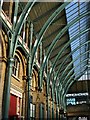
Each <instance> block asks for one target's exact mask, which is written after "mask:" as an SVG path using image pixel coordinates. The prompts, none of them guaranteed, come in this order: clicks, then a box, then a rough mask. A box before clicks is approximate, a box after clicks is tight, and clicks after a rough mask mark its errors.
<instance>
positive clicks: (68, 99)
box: [67, 98, 76, 105]
mask: <svg viewBox="0 0 90 120" xmlns="http://www.w3.org/2000/svg"><path fill="white" fill-rule="evenodd" d="M75 104H76V102H75V98H67V105H75Z"/></svg>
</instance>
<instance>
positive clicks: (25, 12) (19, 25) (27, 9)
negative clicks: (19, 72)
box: [12, 0, 37, 56]
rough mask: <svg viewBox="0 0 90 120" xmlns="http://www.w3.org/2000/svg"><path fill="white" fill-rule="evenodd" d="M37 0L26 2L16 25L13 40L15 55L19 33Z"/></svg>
mask: <svg viewBox="0 0 90 120" xmlns="http://www.w3.org/2000/svg"><path fill="white" fill-rule="evenodd" d="M36 1H37V0H33V2H32V0H29V1H28V3H27V4H26V6H25V8H24V10H23V12H22V14H21V15H20V17H19V19H18V21H17V24H16V27H15V31H14V33H13V37H12V40H13V41H14V48H13V53H12V54H13V56H14V54H15V50H16V46H17V42H18V35H20V32H21V29H22V27H23V24H24V21H25V20H26V18H27V16H28V14H29V12H30V11H31V9H32V7H33V5H34V4H35V2H36Z"/></svg>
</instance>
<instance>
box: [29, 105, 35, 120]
mask: <svg viewBox="0 0 90 120" xmlns="http://www.w3.org/2000/svg"><path fill="white" fill-rule="evenodd" d="M30 118H32V119H35V105H34V104H32V103H30Z"/></svg>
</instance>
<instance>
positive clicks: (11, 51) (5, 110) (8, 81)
mask: <svg viewBox="0 0 90 120" xmlns="http://www.w3.org/2000/svg"><path fill="white" fill-rule="evenodd" d="M35 1H36V0H34V1H33V2H31V1H30V0H29V2H28V3H27V5H26V6H25V9H24V10H23V12H22V14H21V16H20V17H19V20H18V22H17V24H16V27H15V28H14V30H13V33H11V38H9V39H10V40H11V42H10V48H9V55H8V64H7V74H6V82H5V90H4V92H5V94H4V106H3V113H2V114H3V115H2V117H3V119H8V111H9V103H10V84H11V74H12V66H13V63H14V55H15V51H16V47H17V42H18V34H20V32H21V29H22V26H23V23H24V21H25V20H26V18H27V16H28V14H29V12H30V10H31V8H32V6H33V5H34V3H35Z"/></svg>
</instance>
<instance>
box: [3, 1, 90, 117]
mask: <svg viewBox="0 0 90 120" xmlns="http://www.w3.org/2000/svg"><path fill="white" fill-rule="evenodd" d="M35 2H36V0H34V1H33V2H31V1H30V0H29V1H28V3H19V1H18V0H17V2H16V4H15V5H16V7H15V12H14V17H15V16H17V15H18V13H19V14H20V13H21V15H20V17H19V19H18V20H17V21H14V24H13V29H12V30H11V32H10V33H11V35H12V38H9V40H10V41H12V42H11V43H10V51H9V52H10V53H9V58H8V61H9V62H8V68H9V70H8V75H7V82H8V83H7V84H8V85H7V88H6V100H7V102H5V111H4V116H5V117H6V118H7V116H8V99H9V96H10V95H9V91H10V79H11V73H12V64H13V57H14V55H15V51H16V48H17V47H18V35H19V34H20V32H21V30H22V27H23V24H24V23H25V21H26V20H27V21H29V23H31V32H30V36H31V37H30V41H32V39H33V32H34V35H35V36H36V37H35V38H36V40H35V43H34V45H33V48H32V44H30V46H29V53H27V58H28V91H29V87H30V80H31V79H32V68H33V65H34V59H35V55H36V52H37V50H38V47H40V45H41V44H42V49H43V50H45V57H44V59H42V52H41V58H40V59H41V65H40V71H39V80H40V81H39V90H40V91H41V90H42V83H43V77H44V72H45V68H46V67H48V66H47V64H48V61H51V66H50V71H47V78H46V83H47V99H48V95H49V87H50V84H51V85H52V89H53V90H52V91H53V92H52V94H53V99H54V94H55V93H56V98H57V106H58V105H59V106H60V104H61V105H62V107H64V108H65V95H66V93H67V91H68V89H69V87H70V86H71V85H72V83H73V82H74V81H75V80H77V79H78V78H80V76H82V75H83V74H84V73H85V71H86V69H87V66H88V60H89V57H88V54H89V42H90V41H89V39H90V38H89V37H90V36H89V34H90V19H89V18H90V7H89V6H90V3H89V2H71V3H70V2H65V3H61V2H38V4H37V2H36V3H35ZM18 5H19V6H22V7H23V8H24V9H23V11H21V10H20V9H19V10H18ZM11 39H12V40H11ZM30 43H32V42H30ZM21 47H23V46H22V45H21ZM31 48H32V49H31ZM28 93H29V92H28ZM28 96H29V94H28ZM29 111H30V108H29V101H28V116H29V114H30V113H29Z"/></svg>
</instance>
